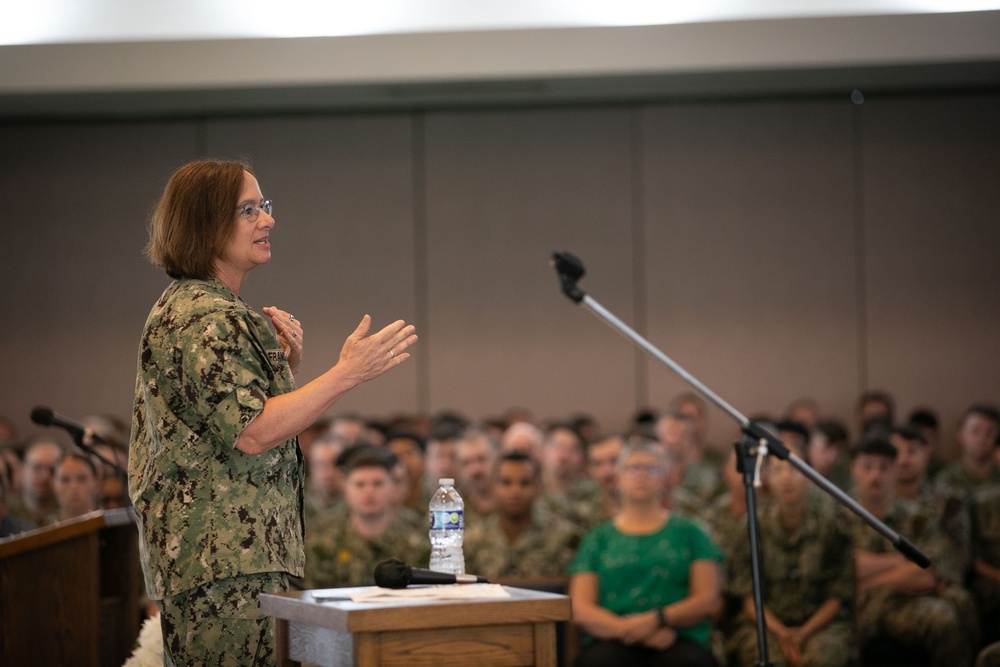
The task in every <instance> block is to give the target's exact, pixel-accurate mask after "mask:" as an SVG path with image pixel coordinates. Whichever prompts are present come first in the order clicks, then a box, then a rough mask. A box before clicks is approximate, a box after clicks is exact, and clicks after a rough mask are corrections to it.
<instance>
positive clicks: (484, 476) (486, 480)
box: [455, 427, 500, 523]
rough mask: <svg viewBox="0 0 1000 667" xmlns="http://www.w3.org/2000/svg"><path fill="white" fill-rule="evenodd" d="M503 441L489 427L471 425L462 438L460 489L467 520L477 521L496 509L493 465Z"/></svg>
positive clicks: (460, 439)
mask: <svg viewBox="0 0 1000 667" xmlns="http://www.w3.org/2000/svg"><path fill="white" fill-rule="evenodd" d="M499 450H500V444H499V443H498V442H497V441H496V440H495V439H494V438H493V436H492V435H491V434H490V432H489V431H487V430H486V429H485V428H478V427H475V428H468V429H466V430H465V431H464V432H463V433H462V435H461V436H460V437H459V438H458V444H457V446H456V449H455V456H456V459H457V463H458V476H457V478H456V480H455V482H456V486H457V488H458V492H459V493H460V494H462V500H463V501H465V520H466V521H467V522H470V523H471V522H474V521H476V520H477V519H479V518H481V517H485V516H489V515H490V514H491V513H492V512H493V505H494V498H493V493H492V487H493V480H492V475H493V465H494V463H495V462H496V459H497V454H498V453H499Z"/></svg>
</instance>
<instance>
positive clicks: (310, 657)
mask: <svg viewBox="0 0 1000 667" xmlns="http://www.w3.org/2000/svg"><path fill="white" fill-rule="evenodd" d="M370 589H371V587H368V588H334V589H323V590H313V591H295V592H289V593H279V594H274V595H261V597H260V607H261V610H262V611H263V612H264V613H265V614H268V615H269V616H273V617H275V619H276V621H277V623H276V626H277V645H278V646H277V648H278V665H279V666H281V667H289V666H291V665H297V664H299V662H309V663H313V664H316V665H322V666H323V667H347V666H351V667H368V666H374V665H380V666H383V667H392V666H394V665H400V666H402V665H407V666H409V665H435V666H442V665H474V666H475V667H490V666H493V665H510V666H518V665H537V666H539V667H543V666H544V667H554V666H555V665H556V639H555V637H556V635H555V623H556V622H557V621H565V620H568V619H569V617H570V606H569V598H568V597H566V596H565V595H558V594H555V593H543V592H539V591H532V590H527V589H523V588H512V587H508V586H505V587H504V589H505V590H506V591H507V592H508V593H510V597H509V598H495V599H477V600H433V601H432V600H393V601H390V602H377V603H375V602H351V601H350V599H349V596H350V594H351V593H352V592H357V591H361V590H370ZM330 595H334V596H342V597H343V598H345V599H338V600H330V601H323V602H321V601H318V600H317V599H316V597H325V596H330ZM314 596H315V597H314Z"/></svg>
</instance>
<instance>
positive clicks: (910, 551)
mask: <svg viewBox="0 0 1000 667" xmlns="http://www.w3.org/2000/svg"><path fill="white" fill-rule="evenodd" d="M551 264H552V266H553V267H555V270H556V272H557V273H558V274H559V282H560V283H561V284H562V290H563V293H564V294H565V295H566V296H567V297H569V298H570V300H572V301H574V302H576V303H580V304H583V305H584V306H586V307H587V308H588V309H589V310H590V311H591V312H593V313H594V314H595V315H597V316H598V317H600V318H601V319H603V320H604V321H605V322H606V323H607V324H608V325H610V326H611V328H613V329H615V330H616V331H618V332H619V333H621V334H623V335H624V336H625V337H626V338H628V339H629V340H630V341H632V342H633V343H635V344H636V345H638V346H639V347H640V348H641V349H642V350H644V351H646V352H648V353H649V354H650V355H652V356H653V357H654V358H656V359H657V360H659V361H661V362H662V363H663V364H665V365H666V366H667V367H668V368H670V370H672V371H674V372H675V373H676V374H677V375H679V376H680V377H681V379H683V380H684V381H685V382H687V383H688V384H690V385H691V386H692V387H694V388H695V389H697V390H698V391H699V392H700V393H701V394H703V395H704V396H705V397H706V398H708V399H709V400H710V401H712V402H713V403H715V405H717V406H718V407H719V408H720V409H721V410H722V411H723V412H725V413H726V414H728V415H729V416H730V417H732V418H733V420H734V421H735V422H736V423H737V424H739V425H740V431H741V433H742V434H743V435H742V437H741V438H740V439H739V441H738V442H737V443H736V444H735V445H734V446H735V447H736V452H737V460H738V461H739V462H741V464H742V465H741V466H740V470H741V472H742V473H743V484H744V486H745V488H746V498H747V532H748V534H749V539H750V571H751V576H752V581H753V603H754V610H755V611H756V613H757V645H758V651H759V656H760V661H759V662H758V665H759V667H769V666H770V664H771V663H770V661H769V660H768V656H767V633H766V624H765V621H764V601H763V600H764V595H763V591H762V590H761V587H762V585H761V576H760V559H761V554H760V543H759V542H758V538H757V533H758V529H759V528H758V523H757V502H756V495H755V494H754V487H755V486H759V474H760V469H761V465H762V464H763V462H764V460H765V458H766V457H767V456H768V455H773V456H776V457H778V458H779V459H781V460H783V461H788V462H789V463H791V464H792V465H793V466H795V468H796V469H797V470H798V471H799V472H801V473H802V474H803V475H805V476H806V477H808V478H809V479H810V480H812V481H813V482H814V483H815V484H816V485H817V486H819V487H820V488H821V489H823V490H824V491H826V492H827V493H828V494H830V495H831V496H833V497H834V498H836V499H837V500H838V501H839V502H840V503H841V504H842V505H845V506H846V507H847V508H848V509H849V510H851V511H852V512H854V513H855V514H857V515H858V516H859V517H861V518H862V519H863V520H864V521H865V523H867V524H868V525H869V526H871V527H872V528H874V529H875V530H876V531H877V532H879V533H881V534H882V535H883V536H885V537H886V539H888V540H889V541H890V542H892V545H893V546H894V547H895V548H896V549H897V550H898V551H899V552H900V553H902V554H903V555H904V556H906V557H907V558H909V559H910V560H911V561H913V562H914V563H916V564H917V565H919V566H920V567H924V568H926V567H927V566H929V565H930V564H931V559H930V558H928V557H927V555H926V554H925V553H923V552H922V551H920V549H918V548H917V547H916V546H915V545H914V544H913V543H911V542H910V541H908V540H907V539H906V538H904V537H902V536H901V535H900V534H899V533H897V532H896V531H894V530H893V529H891V528H889V526H887V525H885V524H884V523H883V522H882V521H880V520H879V519H878V517H876V516H875V515H874V514H872V513H871V512H869V511H868V510H866V509H865V508H864V507H862V506H861V505H859V504H858V503H857V502H856V501H855V500H854V499H853V498H851V497H850V496H849V495H847V494H846V493H844V492H843V491H841V490H840V489H839V488H837V487H836V486H834V484H833V483H831V482H830V480H828V479H827V478H825V477H823V476H822V475H821V474H819V473H818V472H816V471H815V470H814V469H813V468H812V467H810V466H809V464H808V463H806V462H805V461H803V460H802V459H801V458H799V457H798V456H797V455H796V454H794V453H793V452H790V451H788V448H787V447H785V445H784V444H783V443H782V442H781V440H780V439H779V438H778V437H777V436H776V435H775V434H774V433H772V432H771V431H769V430H768V429H766V428H764V427H763V426H762V425H761V424H759V423H757V422H753V421H750V420H749V419H747V418H746V417H745V416H744V415H743V414H742V413H740V412H739V411H738V410H737V409H736V408H734V407H733V406H731V405H730V404H729V403H727V402H726V401H724V400H723V399H722V398H720V397H719V396H718V395H717V394H716V393H715V392H713V391H712V390H711V389H709V388H708V387H706V386H705V385H704V384H702V383H701V382H700V381H698V379H697V378H695V377H694V376H693V375H691V374H690V373H688V372H687V371H686V370H684V369H683V368H681V366H680V365H678V364H677V363H676V362H675V361H674V360H673V359H671V358H670V357H668V356H667V355H665V354H663V352H661V351H660V350H658V349H657V348H656V347H654V346H653V345H652V344H651V343H650V342H649V341H648V340H646V339H645V338H643V337H642V336H640V335H639V334H638V333H636V332H635V331H634V330H632V328H631V327H629V326H628V325H627V324H625V323H624V322H622V321H621V320H619V319H618V318H617V317H615V316H614V315H613V314H611V313H610V312H608V310H606V309H605V308H604V307H603V306H602V305H601V304H599V303H597V302H596V301H594V300H593V299H592V298H590V296H588V295H587V293H586V292H584V291H583V290H581V289H580V287H579V286H578V285H577V284H576V283H577V281H578V280H579V279H580V278H582V277H583V274H584V273H585V270H584V268H583V263H582V262H581V261H580V260H579V259H577V258H576V257H575V256H573V255H571V254H570V253H568V252H557V253H553V255H552V262H551Z"/></svg>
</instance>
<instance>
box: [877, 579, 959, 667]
mask: <svg viewBox="0 0 1000 667" xmlns="http://www.w3.org/2000/svg"><path fill="white" fill-rule="evenodd" d="M857 622H858V632H859V634H860V635H861V636H860V639H861V642H862V644H863V643H864V642H865V641H866V640H869V639H872V638H875V637H888V638H890V639H894V640H895V641H897V642H899V643H901V644H904V645H906V646H911V647H914V648H919V649H921V651H922V652H923V653H924V654H925V655H926V656H927V657H928V658H929V662H930V664H931V666H932V667H937V666H939V665H940V666H941V667H956V666H958V665H968V664H969V663H970V660H971V657H972V656H971V655H970V653H971V649H970V646H969V641H968V637H967V636H966V633H967V630H968V629H967V628H964V627H963V624H962V614H960V613H959V610H958V609H957V608H956V605H955V604H954V603H953V602H951V601H949V600H946V599H945V598H943V597H937V596H934V595H907V594H904V593H899V592H896V591H891V590H886V589H875V590H871V591H865V592H864V593H862V594H861V595H860V596H859V600H858V612H857Z"/></svg>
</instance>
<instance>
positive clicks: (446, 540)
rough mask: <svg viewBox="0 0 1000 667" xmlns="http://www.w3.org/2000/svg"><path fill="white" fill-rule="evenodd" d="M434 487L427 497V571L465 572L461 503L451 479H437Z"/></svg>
mask: <svg viewBox="0 0 1000 667" xmlns="http://www.w3.org/2000/svg"><path fill="white" fill-rule="evenodd" d="M438 484H439V486H438V490H437V491H435V492H434V495H433V496H432V497H431V504H430V508H429V509H430V520H431V521H430V523H431V529H430V537H431V564H430V568H429V569H431V570H434V571H435V572H447V573H448V574H465V554H464V553H463V552H462V540H463V538H464V536H465V502H464V501H463V500H462V496H460V495H458V491H456V490H455V480H453V479H449V478H443V479H440V480H438Z"/></svg>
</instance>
